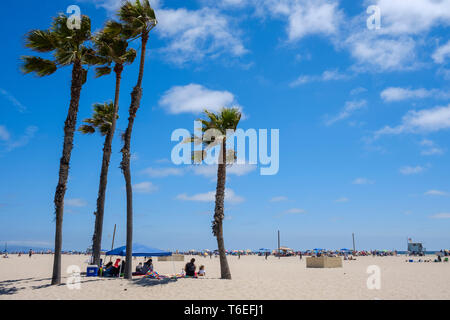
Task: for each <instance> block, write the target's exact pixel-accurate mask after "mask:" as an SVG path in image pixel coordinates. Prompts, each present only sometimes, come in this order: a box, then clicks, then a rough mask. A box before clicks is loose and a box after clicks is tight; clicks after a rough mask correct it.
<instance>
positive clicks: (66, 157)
mask: <svg viewBox="0 0 450 320" xmlns="http://www.w3.org/2000/svg"><path fill="white" fill-rule="evenodd" d="M82 86H83V67H82V65H81V62H80V61H79V60H77V61H75V62H74V64H73V68H72V85H71V88H70V105H69V111H68V114H67V119H66V122H65V124H64V144H63V152H62V157H61V160H60V163H59V181H58V185H57V187H56V192H55V199H54V203H55V215H56V230H55V255H54V258H53V275H52V285H57V284H60V283H61V248H62V224H63V215H64V196H65V194H66V188H67V178H68V176H69V165H70V156H71V154H72V148H73V135H74V132H75V127H76V123H77V114H78V105H79V103H80V95H81V87H82Z"/></svg>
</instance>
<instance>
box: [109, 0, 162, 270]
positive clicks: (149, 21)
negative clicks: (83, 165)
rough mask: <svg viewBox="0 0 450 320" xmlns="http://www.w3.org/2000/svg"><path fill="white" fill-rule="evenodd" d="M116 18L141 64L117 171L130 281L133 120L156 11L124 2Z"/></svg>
mask: <svg viewBox="0 0 450 320" xmlns="http://www.w3.org/2000/svg"><path fill="white" fill-rule="evenodd" d="M118 16H119V18H120V20H121V21H122V23H123V24H124V30H126V31H127V32H128V35H129V37H130V38H139V37H140V38H141V61H140V64H139V75H138V80H137V83H136V86H135V87H134V89H133V91H132V92H131V104H130V109H129V117H128V126H127V129H126V130H125V133H124V134H123V137H122V138H123V148H122V150H121V152H122V161H121V163H120V168H121V169H122V172H123V176H124V178H125V188H126V193H127V249H126V261H127V262H128V263H127V264H126V268H125V278H127V279H132V270H131V259H132V242H133V190H132V185H131V173H130V149H131V132H132V130H133V124H134V118H135V117H136V113H137V110H138V109H139V106H140V104H141V98H142V79H143V77H144V63H145V54H146V48H147V41H148V38H149V33H150V31H151V30H152V29H153V28H154V27H155V26H156V24H157V23H158V21H157V20H156V16H155V11H154V10H153V9H152V7H151V6H150V3H149V2H148V0H142V3H141V1H140V0H136V1H135V2H134V3H133V2H131V1H126V2H125V3H124V5H123V6H122V7H121V8H120V9H119V12H118Z"/></svg>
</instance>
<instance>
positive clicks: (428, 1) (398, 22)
mask: <svg viewBox="0 0 450 320" xmlns="http://www.w3.org/2000/svg"><path fill="white" fill-rule="evenodd" d="M371 4H372V3H371ZM373 4H374V5H376V6H378V7H379V8H380V10H381V14H382V28H381V29H380V30H382V32H384V33H388V34H419V33H423V32H427V31H429V30H430V29H431V28H433V27H436V26H438V25H441V24H442V25H445V26H448V25H450V2H449V1H446V0H444V1H442V0H438V1H436V0H408V1H392V0H378V1H376V2H375V3H373ZM418 21H420V23H418Z"/></svg>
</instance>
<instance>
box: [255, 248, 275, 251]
mask: <svg viewBox="0 0 450 320" xmlns="http://www.w3.org/2000/svg"><path fill="white" fill-rule="evenodd" d="M258 251H259V252H270V251H272V250H270V249H267V248H261V249H259V250H258Z"/></svg>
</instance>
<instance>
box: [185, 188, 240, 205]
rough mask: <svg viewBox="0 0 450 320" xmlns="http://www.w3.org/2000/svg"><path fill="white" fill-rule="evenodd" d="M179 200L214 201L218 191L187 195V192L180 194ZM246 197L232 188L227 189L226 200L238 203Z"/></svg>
mask: <svg viewBox="0 0 450 320" xmlns="http://www.w3.org/2000/svg"><path fill="white" fill-rule="evenodd" d="M177 199H178V200H183V201H198V202H214V201H215V199H216V191H209V192H206V193H197V194H194V195H191V196H189V195H187V194H186V193H182V194H179V195H178V196H177ZM244 200H245V199H244V198H243V197H240V196H238V195H237V194H235V193H234V191H233V190H232V189H226V190H225V201H226V202H229V203H232V204H237V203H241V202H243V201H244Z"/></svg>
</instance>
